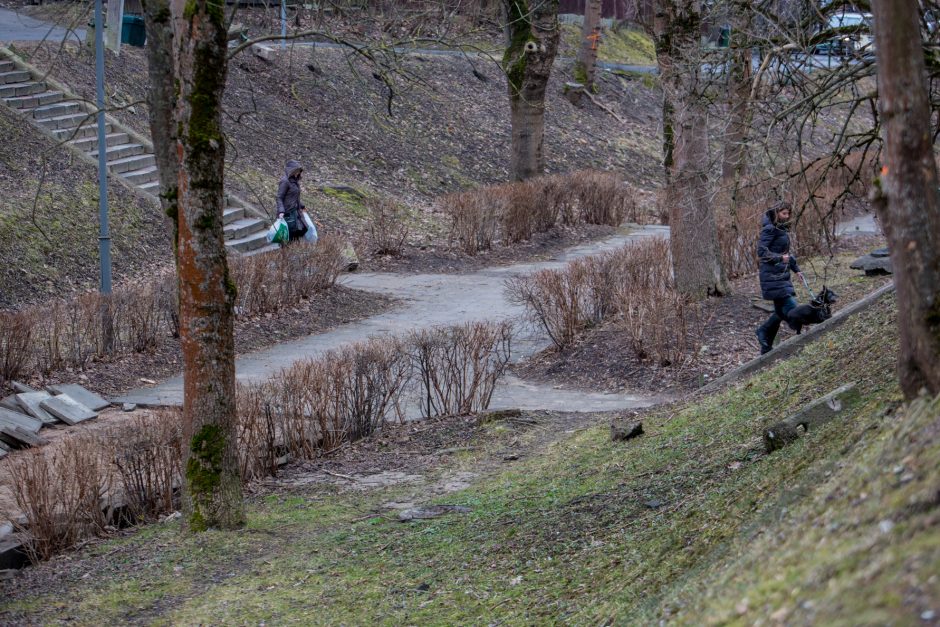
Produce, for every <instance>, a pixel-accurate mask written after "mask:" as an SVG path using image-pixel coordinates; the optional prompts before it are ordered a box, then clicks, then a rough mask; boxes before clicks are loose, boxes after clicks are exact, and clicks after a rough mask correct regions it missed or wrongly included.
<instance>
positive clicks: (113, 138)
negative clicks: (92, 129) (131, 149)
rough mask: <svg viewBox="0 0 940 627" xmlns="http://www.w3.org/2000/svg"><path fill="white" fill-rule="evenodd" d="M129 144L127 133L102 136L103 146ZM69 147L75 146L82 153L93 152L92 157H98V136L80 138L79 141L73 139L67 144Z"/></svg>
mask: <svg viewBox="0 0 940 627" xmlns="http://www.w3.org/2000/svg"><path fill="white" fill-rule="evenodd" d="M129 142H130V136H128V134H127V133H111V134H109V135H105V136H104V143H105V146H108V147H111V146H120V145H121V144H127V143H129ZM69 143H70V144H71V145H73V146H75V147H76V148H78V149H79V150H81V151H82V152H93V153H94V155H95V156H96V157H97V156H98V134H97V133H95V134H94V135H92V136H91V137H82V138H81V139H73V140H71V141H70V142H69Z"/></svg>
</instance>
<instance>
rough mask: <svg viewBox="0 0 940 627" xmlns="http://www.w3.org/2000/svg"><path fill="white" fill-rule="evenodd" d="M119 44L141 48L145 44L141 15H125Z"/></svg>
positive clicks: (144, 31)
mask: <svg viewBox="0 0 940 627" xmlns="http://www.w3.org/2000/svg"><path fill="white" fill-rule="evenodd" d="M121 43H122V44H127V45H129V46H138V47H142V46H143V45H144V44H145V43H147V31H146V30H145V29H144V16H143V15H133V14H130V15H125V16H124V20H123V24H122V25H121Z"/></svg>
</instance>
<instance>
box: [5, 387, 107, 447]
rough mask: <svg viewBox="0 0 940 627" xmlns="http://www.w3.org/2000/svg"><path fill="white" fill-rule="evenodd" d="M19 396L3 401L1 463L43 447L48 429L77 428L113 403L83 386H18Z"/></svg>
mask: <svg viewBox="0 0 940 627" xmlns="http://www.w3.org/2000/svg"><path fill="white" fill-rule="evenodd" d="M13 389H14V390H15V391H16V393H15V394H13V395H11V396H7V397H5V398H3V399H0V459H2V458H3V457H5V456H6V455H7V453H9V452H10V451H11V450H14V449H20V448H28V447H32V446H42V445H43V444H45V443H46V440H45V439H43V438H42V436H41V435H40V433H39V432H40V430H41V429H42V428H44V427H56V426H59V425H62V424H65V425H75V424H78V423H80V422H84V421H86V420H91V419H92V418H97V417H98V412H99V411H100V410H102V409H104V408H105V407H107V406H108V405H110V404H111V403H110V402H109V401H107V400H105V399H104V398H102V397H100V396H98V395H97V394H95V393H94V392H90V391H89V390H86V389H85V388H83V387H82V386H80V385H73V384H65V385H54V386H50V388H49V390H48V391H45V390H34V389H33V388H30V387H29V386H26V385H23V384H21V383H14V384H13Z"/></svg>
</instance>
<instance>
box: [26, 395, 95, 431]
mask: <svg viewBox="0 0 940 627" xmlns="http://www.w3.org/2000/svg"><path fill="white" fill-rule="evenodd" d="M40 406H41V407H42V408H43V409H45V410H46V411H47V412H49V413H50V414H52V415H53V416H55V417H56V418H58V419H59V420H61V421H62V422H64V423H65V424H68V425H74V424H78V423H80V422H84V421H85V420H91V419H92V418H97V417H98V413H97V412H94V411H92V410H90V409H89V408H87V407H85V406H84V405H82V404H81V403H79V402H78V401H76V400H75V399H74V398H72V397H71V396H69V395H68V394H60V395H59V396H53V397H51V398H49V399H47V400H45V401H43V402H42V403H40Z"/></svg>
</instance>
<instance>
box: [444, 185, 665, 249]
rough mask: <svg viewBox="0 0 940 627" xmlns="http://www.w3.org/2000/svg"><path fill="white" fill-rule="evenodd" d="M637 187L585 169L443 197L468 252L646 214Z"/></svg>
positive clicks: (641, 218) (640, 218)
mask: <svg viewBox="0 0 940 627" xmlns="http://www.w3.org/2000/svg"><path fill="white" fill-rule="evenodd" d="M636 198H637V193H636V191H635V190H634V189H633V188H632V187H630V186H628V185H626V184H625V183H624V182H623V181H622V180H621V178H620V177H619V176H617V175H616V174H613V173H610V172H599V171H594V170H583V171H580V172H575V173H573V174H564V175H555V176H543V177H539V178H535V179H530V180H527V181H521V182H516V183H506V184H503V185H496V186H491V187H484V188H480V189H476V190H471V191H467V192H462V193H459V194H451V195H450V196H447V197H446V198H445V199H444V201H443V209H444V211H445V212H446V213H447V214H448V215H450V217H451V230H452V237H453V238H454V239H455V240H456V241H457V242H458V243H459V246H460V248H462V249H463V250H464V251H465V252H467V253H468V254H471V255H472V254H476V253H477V252H478V251H481V250H488V249H490V248H491V247H492V246H493V244H494V243H495V242H497V241H501V242H504V243H505V244H514V243H517V242H521V241H524V240H527V239H530V238H531V237H532V235H533V234H535V233H543V232H545V231H548V230H549V229H551V228H553V227H555V226H556V225H558V224H564V225H566V226H573V225H577V224H604V225H609V226H618V225H620V224H621V223H622V222H623V221H624V219H626V218H627V217H630V218H631V219H632V220H633V221H634V222H649V221H650V219H649V217H648V216H641V214H640V211H639V208H638V207H639V205H638V203H637V200H636Z"/></svg>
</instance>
